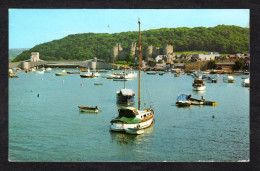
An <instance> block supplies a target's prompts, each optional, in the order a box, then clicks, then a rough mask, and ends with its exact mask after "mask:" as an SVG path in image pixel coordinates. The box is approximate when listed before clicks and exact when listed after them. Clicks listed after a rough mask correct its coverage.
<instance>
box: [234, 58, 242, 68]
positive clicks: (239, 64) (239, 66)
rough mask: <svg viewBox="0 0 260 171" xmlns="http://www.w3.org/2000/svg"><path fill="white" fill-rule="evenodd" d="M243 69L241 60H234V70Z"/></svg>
mask: <svg viewBox="0 0 260 171" xmlns="http://www.w3.org/2000/svg"><path fill="white" fill-rule="evenodd" d="M243 67H244V63H243V61H241V60H236V62H235V65H234V70H240V69H242V68H243Z"/></svg>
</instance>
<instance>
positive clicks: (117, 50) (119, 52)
mask: <svg viewBox="0 0 260 171" xmlns="http://www.w3.org/2000/svg"><path fill="white" fill-rule="evenodd" d="M122 57H124V53H123V48H122V46H121V44H120V43H116V45H115V46H113V47H112V48H111V50H110V61H111V62H113V61H115V60H117V59H119V58H122Z"/></svg>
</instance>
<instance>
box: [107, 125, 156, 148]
mask: <svg viewBox="0 0 260 171" xmlns="http://www.w3.org/2000/svg"><path fill="white" fill-rule="evenodd" d="M151 134H153V127H149V128H146V129H145V134H140V135H136V134H128V133H126V132H116V131H111V130H110V135H111V139H112V141H116V142H117V144H119V145H129V144H130V145H132V144H142V143H145V142H146V141H147V137H148V136H151Z"/></svg>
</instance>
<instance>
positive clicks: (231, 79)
mask: <svg viewBox="0 0 260 171" xmlns="http://www.w3.org/2000/svg"><path fill="white" fill-rule="evenodd" d="M223 81H224V82H228V83H234V82H235V78H234V77H233V76H230V75H228V76H224V77H223Z"/></svg>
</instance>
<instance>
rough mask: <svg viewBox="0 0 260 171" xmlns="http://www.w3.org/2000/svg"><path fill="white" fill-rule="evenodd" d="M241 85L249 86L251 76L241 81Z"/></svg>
mask: <svg viewBox="0 0 260 171" xmlns="http://www.w3.org/2000/svg"><path fill="white" fill-rule="evenodd" d="M241 85H242V86H243V87H249V86H250V80H249V78H247V79H245V80H243V82H242V83H241Z"/></svg>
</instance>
